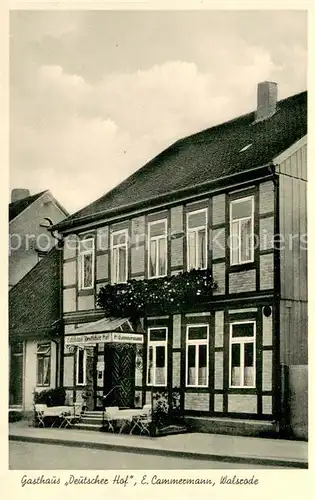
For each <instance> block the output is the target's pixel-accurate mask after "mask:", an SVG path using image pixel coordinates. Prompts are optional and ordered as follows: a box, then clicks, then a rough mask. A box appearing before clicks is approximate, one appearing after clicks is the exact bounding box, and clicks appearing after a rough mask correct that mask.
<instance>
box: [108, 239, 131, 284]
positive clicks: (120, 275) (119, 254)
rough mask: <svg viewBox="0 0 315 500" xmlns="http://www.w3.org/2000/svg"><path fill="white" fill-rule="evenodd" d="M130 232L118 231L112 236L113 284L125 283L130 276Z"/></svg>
mask: <svg viewBox="0 0 315 500" xmlns="http://www.w3.org/2000/svg"><path fill="white" fill-rule="evenodd" d="M127 244H128V231H127V230H126V229H124V230H123V231H116V232H114V233H112V235H111V277H112V283H124V282H126V281H127V276H128V246H127Z"/></svg>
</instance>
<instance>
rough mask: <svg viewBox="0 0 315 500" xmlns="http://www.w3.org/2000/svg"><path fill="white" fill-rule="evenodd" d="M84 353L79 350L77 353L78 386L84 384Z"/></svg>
mask: <svg viewBox="0 0 315 500" xmlns="http://www.w3.org/2000/svg"><path fill="white" fill-rule="evenodd" d="M83 362H84V351H83V350H82V349H80V350H79V351H78V381H77V383H78V384H83V382H84V367H83V364H84V363H83Z"/></svg>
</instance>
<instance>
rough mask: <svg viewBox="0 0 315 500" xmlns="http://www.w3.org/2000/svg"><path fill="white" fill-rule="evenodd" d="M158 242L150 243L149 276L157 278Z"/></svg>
mask: <svg viewBox="0 0 315 500" xmlns="http://www.w3.org/2000/svg"><path fill="white" fill-rule="evenodd" d="M156 271H157V270H156V241H151V243H150V268H149V274H150V276H156V275H157V272H156Z"/></svg>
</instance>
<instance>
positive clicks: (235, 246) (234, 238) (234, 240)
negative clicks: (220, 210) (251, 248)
mask: <svg viewBox="0 0 315 500" xmlns="http://www.w3.org/2000/svg"><path fill="white" fill-rule="evenodd" d="M238 228H239V224H238V222H233V223H232V224H231V234H230V248H231V264H238V263H239V245H240V242H239V236H238Z"/></svg>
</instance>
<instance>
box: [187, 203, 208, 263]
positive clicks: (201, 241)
mask: <svg viewBox="0 0 315 500" xmlns="http://www.w3.org/2000/svg"><path fill="white" fill-rule="evenodd" d="M187 267H188V270H190V269H205V268H206V267H207V210H206V209H202V210H196V211H195V212H190V213H188V214H187Z"/></svg>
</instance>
